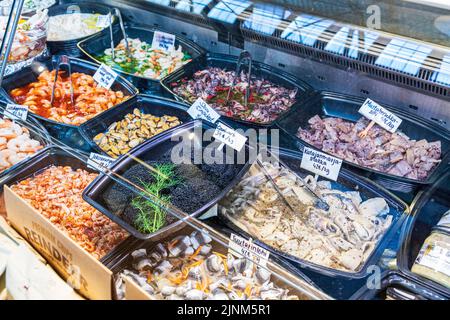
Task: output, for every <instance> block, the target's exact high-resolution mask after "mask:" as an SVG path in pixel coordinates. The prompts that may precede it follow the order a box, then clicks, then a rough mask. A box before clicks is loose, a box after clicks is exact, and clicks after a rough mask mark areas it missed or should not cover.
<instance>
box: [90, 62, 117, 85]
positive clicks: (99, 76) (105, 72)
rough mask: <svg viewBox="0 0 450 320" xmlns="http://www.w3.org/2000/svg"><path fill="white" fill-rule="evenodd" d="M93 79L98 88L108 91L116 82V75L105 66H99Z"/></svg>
mask: <svg viewBox="0 0 450 320" xmlns="http://www.w3.org/2000/svg"><path fill="white" fill-rule="evenodd" d="M93 78H94V80H95V81H96V82H97V83H98V85H99V86H101V87H103V88H105V89H108V90H109V89H110V88H111V86H112V85H113V83H114V81H116V78H117V73H115V72H114V70H113V69H111V68H110V67H108V66H107V65H105V64H101V65H100V67H99V68H98V69H97V71H96V72H95V74H94V77H93Z"/></svg>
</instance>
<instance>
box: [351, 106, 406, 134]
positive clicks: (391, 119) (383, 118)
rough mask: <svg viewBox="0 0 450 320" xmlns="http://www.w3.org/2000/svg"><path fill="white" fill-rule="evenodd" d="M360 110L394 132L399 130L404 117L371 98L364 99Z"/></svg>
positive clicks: (365, 115)
mask: <svg viewBox="0 0 450 320" xmlns="http://www.w3.org/2000/svg"><path fill="white" fill-rule="evenodd" d="M358 112H359V113H360V114H362V115H363V116H364V117H366V118H367V119H370V120H372V121H374V122H375V123H377V124H378V125H379V126H380V127H382V128H384V129H386V130H387V131H389V132H392V133H394V132H395V131H397V129H398V127H399V126H400V124H401V123H402V119H400V118H399V117H397V116H396V115H395V114H393V113H392V112H390V111H388V110H386V109H385V108H383V107H382V106H380V105H379V104H378V103H376V102H375V101H372V100H370V99H367V100H366V101H364V103H363V105H362V106H361V108H359V110H358Z"/></svg>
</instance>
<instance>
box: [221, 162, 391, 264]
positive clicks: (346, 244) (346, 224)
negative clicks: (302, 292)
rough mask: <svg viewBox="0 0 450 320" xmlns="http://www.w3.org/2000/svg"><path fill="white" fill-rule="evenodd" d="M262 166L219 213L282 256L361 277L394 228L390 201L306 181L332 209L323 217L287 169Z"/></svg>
mask: <svg viewBox="0 0 450 320" xmlns="http://www.w3.org/2000/svg"><path fill="white" fill-rule="evenodd" d="M263 166H264V167H265V171H263V170H261V168H258V167H257V166H256V165H254V166H253V167H252V168H251V169H250V171H249V172H248V173H247V175H246V176H245V177H244V178H243V180H242V181H241V182H240V183H239V184H238V185H237V186H236V187H235V188H234V189H233V190H232V191H230V193H229V194H228V195H227V197H226V198H225V199H223V200H222V202H221V203H220V206H221V208H220V210H221V213H222V214H224V215H225V216H226V217H227V218H228V219H229V220H230V221H232V222H233V223H234V224H235V225H236V226H237V227H239V228H241V229H242V230H244V231H245V232H247V233H248V234H250V235H251V236H252V237H255V238H257V239H259V240H260V241H262V242H264V243H266V244H268V245H270V246H272V247H273V248H275V249H277V250H279V251H282V252H284V253H287V254H289V255H292V256H294V257H296V258H299V259H302V260H306V261H309V262H312V263H314V264H317V265H320V266H323V267H328V268H332V269H338V270H342V271H346V272H356V271H358V270H359V269H360V268H361V267H362V266H363V264H364V262H365V261H366V260H367V258H368V257H369V255H370V254H371V253H372V251H373V250H374V248H375V246H376V244H377V242H378V240H379V239H380V238H381V237H382V236H383V234H384V233H385V231H386V230H387V229H388V228H389V226H390V225H391V223H392V215H389V211H390V209H389V206H388V204H387V203H386V200H385V199H383V198H371V199H368V200H365V201H363V200H362V199H361V196H360V194H359V192H357V191H339V190H335V189H333V188H332V187H331V183H330V182H329V181H325V180H321V181H316V180H315V179H314V178H313V177H312V176H307V177H306V178H304V181H305V183H307V185H308V186H309V187H310V189H312V190H313V191H315V193H316V194H318V195H319V196H320V197H321V198H322V199H323V200H324V201H325V202H326V203H327V204H328V205H329V210H328V211H325V210H324V209H321V208H319V207H318V206H317V205H315V203H316V199H315V198H314V197H313V196H312V195H311V193H309V191H307V190H306V189H305V188H304V187H303V184H302V182H301V181H300V180H299V179H298V178H297V177H296V175H294V174H293V173H292V171H290V170H289V169H288V168H286V167H284V166H279V165H274V164H270V163H264V164H263ZM265 174H270V176H271V177H272V178H273V181H274V183H275V184H276V185H277V187H278V190H279V191H280V193H278V192H277V190H276V189H275V188H274V186H273V184H272V182H271V181H270V180H268V179H267V177H266V175H265ZM280 194H283V198H284V199H285V200H286V201H287V203H289V204H290V207H289V206H287V205H286V202H284V200H283V199H282V197H281V196H280ZM291 208H292V209H293V210H291Z"/></svg>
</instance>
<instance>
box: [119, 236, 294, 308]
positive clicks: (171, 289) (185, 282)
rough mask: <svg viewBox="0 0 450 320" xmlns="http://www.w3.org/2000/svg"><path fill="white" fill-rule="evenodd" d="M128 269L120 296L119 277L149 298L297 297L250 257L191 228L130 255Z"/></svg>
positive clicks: (121, 296)
mask: <svg viewBox="0 0 450 320" xmlns="http://www.w3.org/2000/svg"><path fill="white" fill-rule="evenodd" d="M131 258H132V268H130V269H125V270H124V271H123V272H122V273H121V274H120V276H119V277H118V278H117V280H116V291H117V293H118V297H119V298H121V299H123V298H124V283H123V276H127V277H129V278H131V279H132V280H133V281H135V282H136V283H137V284H138V285H139V286H140V287H141V288H142V289H143V290H144V291H145V292H147V293H148V294H149V295H150V296H151V297H152V298H153V299H157V300H162V299H167V300H272V299H273V300H275V299H282V300H298V299H299V297H298V296H296V295H290V294H289V290H288V289H284V288H281V287H278V286H277V285H276V284H275V283H274V282H273V281H271V274H270V272H269V271H267V270H266V269H263V268H260V267H257V266H256V265H254V264H253V262H251V261H250V260H247V259H244V258H235V257H234V256H233V255H231V254H228V255H224V254H221V253H219V252H217V251H214V248H213V245H212V239H211V237H210V236H209V235H208V234H207V233H205V232H199V231H194V232H192V233H191V234H190V235H180V236H177V237H175V238H174V239H173V240H171V241H169V242H168V243H165V244H162V243H159V244H157V245H156V246H155V247H154V248H152V249H151V250H147V249H145V248H144V249H139V250H136V251H134V252H133V253H131Z"/></svg>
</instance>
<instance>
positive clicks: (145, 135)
mask: <svg viewBox="0 0 450 320" xmlns="http://www.w3.org/2000/svg"><path fill="white" fill-rule="evenodd" d="M179 124H181V121H180V120H179V119H178V118H177V117H175V116H168V115H163V116H162V117H157V116H154V115H152V114H145V113H142V112H141V111H140V110H139V109H137V108H136V109H134V110H133V113H129V114H127V115H126V116H125V117H124V118H123V120H120V121H115V122H113V123H112V124H111V125H110V126H109V128H108V130H107V131H106V132H105V133H99V134H98V135H96V136H95V137H94V142H95V143H96V144H97V145H98V146H99V147H100V148H101V149H102V150H103V151H105V152H106V153H107V154H108V155H110V156H111V157H113V158H117V157H119V156H121V155H122V154H127V153H128V151H130V150H131V149H132V148H134V147H136V146H138V145H139V144H141V143H142V142H144V141H145V140H147V139H150V138H151V137H153V136H155V135H157V134H160V133H161V132H163V131H166V130H168V129H170V128H173V127H175V126H177V125H179Z"/></svg>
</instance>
